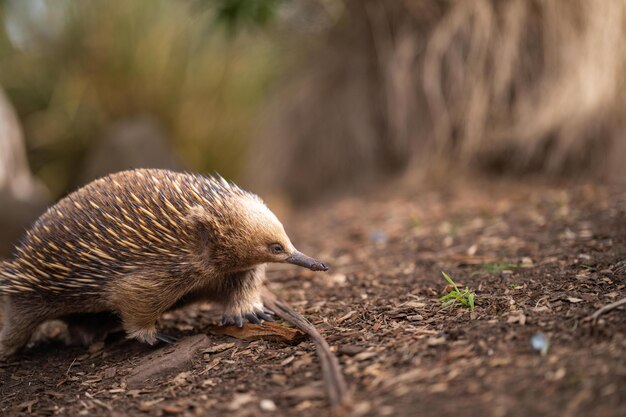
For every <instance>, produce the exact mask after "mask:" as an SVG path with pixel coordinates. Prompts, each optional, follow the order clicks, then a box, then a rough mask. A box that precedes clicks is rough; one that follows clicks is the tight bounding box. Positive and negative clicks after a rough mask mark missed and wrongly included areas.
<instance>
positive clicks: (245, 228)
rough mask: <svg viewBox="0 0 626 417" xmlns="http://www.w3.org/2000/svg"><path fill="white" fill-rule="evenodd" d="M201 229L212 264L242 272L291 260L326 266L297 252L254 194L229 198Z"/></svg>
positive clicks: (314, 266) (312, 267) (314, 268)
mask: <svg viewBox="0 0 626 417" xmlns="http://www.w3.org/2000/svg"><path fill="white" fill-rule="evenodd" d="M210 224H211V226H210V227H208V228H207V229H206V230H205V231H204V232H202V233H207V234H208V236H207V238H206V241H205V243H206V245H207V247H206V252H205V253H206V254H207V257H208V258H210V259H209V262H211V263H213V265H214V267H216V268H217V269H220V270H223V271H229V272H234V271H242V270H246V269H250V268H253V267H254V266H256V265H259V264H263V263H268V262H280V263H291V264H294V265H299V266H302V267H305V268H308V269H310V270H312V271H327V270H328V267H327V266H326V265H325V264H324V263H322V262H320V261H318V260H316V259H313V258H311V257H309V256H307V255H304V254H303V253H301V252H299V251H298V250H297V249H296V248H295V247H294V246H293V244H292V243H291V240H290V239H289V237H288V236H287V233H286V232H285V229H284V227H283V225H282V224H281V222H280V221H279V220H278V218H277V217H276V216H275V215H274V213H272V211H271V210H270V209H269V208H267V206H266V205H265V204H264V203H263V202H262V201H261V200H260V199H259V198H258V197H256V196H254V195H244V196H237V197H236V198H232V199H231V200H230V201H229V202H228V204H227V207H224V210H220V211H219V215H213V216H211V219H210Z"/></svg>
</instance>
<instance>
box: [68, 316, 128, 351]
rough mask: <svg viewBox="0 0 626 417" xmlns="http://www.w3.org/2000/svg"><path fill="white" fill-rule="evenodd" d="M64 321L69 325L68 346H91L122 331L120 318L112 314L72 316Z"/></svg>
mask: <svg viewBox="0 0 626 417" xmlns="http://www.w3.org/2000/svg"><path fill="white" fill-rule="evenodd" d="M62 319H63V321H65V323H66V324H67V330H68V334H67V337H66V340H65V342H66V343H67V344H68V345H83V346H89V345H91V344H92V343H94V342H101V341H104V340H105V339H106V338H107V337H108V336H109V334H112V333H115V332H118V331H120V330H121V329H122V323H121V322H120V318H119V317H118V316H117V315H116V314H114V313H112V312H104V313H85V314H72V315H68V316H65V317H63V318H62Z"/></svg>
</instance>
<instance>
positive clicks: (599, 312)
mask: <svg viewBox="0 0 626 417" xmlns="http://www.w3.org/2000/svg"><path fill="white" fill-rule="evenodd" d="M624 304H626V298H622V299H621V300H618V301H615V302H614V303H611V304H607V305H605V306H604V307H602V308H600V309H598V310H597V311H596V312H595V313H593V314H592V315H591V316H589V319H590V320H591V321H593V322H594V323H595V322H597V321H598V317H600V316H601V315H603V314H604V313H607V312H609V311H611V310H613V309H616V308H617V307H619V306H621V305H624Z"/></svg>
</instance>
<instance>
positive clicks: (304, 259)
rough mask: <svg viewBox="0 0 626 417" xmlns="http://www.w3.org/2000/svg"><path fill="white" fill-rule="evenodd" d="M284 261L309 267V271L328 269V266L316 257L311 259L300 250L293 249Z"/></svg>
mask: <svg viewBox="0 0 626 417" xmlns="http://www.w3.org/2000/svg"><path fill="white" fill-rule="evenodd" d="M285 262H288V263H290V264H294V265H298V266H303V267H305V268H309V269H310V270H311V271H328V267H327V266H326V265H325V264H324V263H323V262H320V261H318V260H317V259H313V258H311V257H310V256H306V255H305V254H304V253H302V252H298V251H295V252H294V253H292V254H291V256H289V257H288V258H287V259H286V260H285Z"/></svg>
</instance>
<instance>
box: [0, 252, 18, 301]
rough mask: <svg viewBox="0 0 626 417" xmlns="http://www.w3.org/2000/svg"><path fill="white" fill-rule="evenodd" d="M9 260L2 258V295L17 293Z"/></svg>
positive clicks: (0, 263) (0, 269)
mask: <svg viewBox="0 0 626 417" xmlns="http://www.w3.org/2000/svg"><path fill="white" fill-rule="evenodd" d="M11 276H12V275H11V272H10V270H9V263H8V261H3V260H0V295H5V294H12V293H15V288H14V287H13V284H12V280H11Z"/></svg>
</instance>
